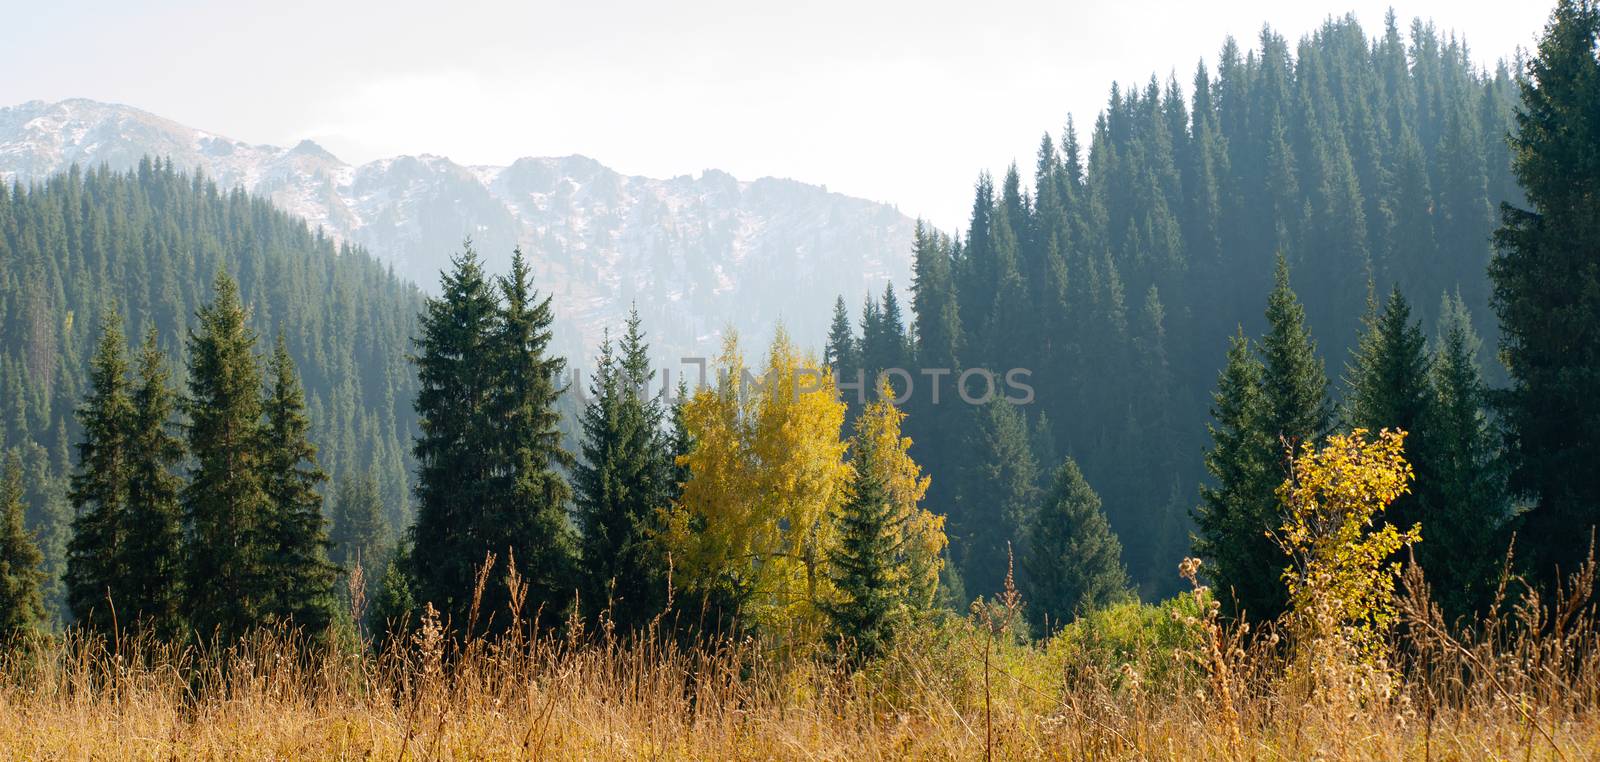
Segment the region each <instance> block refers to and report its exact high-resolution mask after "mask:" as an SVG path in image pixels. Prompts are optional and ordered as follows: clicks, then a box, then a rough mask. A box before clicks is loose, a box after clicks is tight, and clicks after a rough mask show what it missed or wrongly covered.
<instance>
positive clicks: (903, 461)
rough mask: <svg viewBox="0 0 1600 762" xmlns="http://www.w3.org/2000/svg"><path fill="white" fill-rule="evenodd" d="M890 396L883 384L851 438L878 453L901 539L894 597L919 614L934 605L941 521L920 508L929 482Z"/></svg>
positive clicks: (941, 562)
mask: <svg viewBox="0 0 1600 762" xmlns="http://www.w3.org/2000/svg"><path fill="white" fill-rule="evenodd" d="M893 397H894V390H893V389H892V388H890V387H889V386H888V384H887V382H885V383H884V385H883V388H882V389H881V390H880V391H879V393H878V399H877V401H876V402H873V403H872V404H869V405H867V407H866V409H864V410H863V411H862V412H861V416H860V417H859V418H857V419H856V424H855V427H856V437H857V438H858V439H860V440H863V441H865V440H870V441H871V443H872V447H873V451H874V452H875V453H877V457H876V458H875V459H874V465H875V467H877V468H879V469H881V473H880V474H879V477H880V478H881V479H882V481H883V483H884V485H885V487H886V490H885V491H886V492H887V493H888V497H889V503H890V505H891V506H892V507H893V515H894V517H895V518H894V524H895V526H896V527H897V528H898V532H899V533H900V534H901V537H900V538H899V541H898V543H897V546H898V547H899V548H900V552H899V558H897V559H895V565H896V567H897V568H898V570H899V574H900V579H898V580H897V584H898V585H900V586H901V587H902V589H901V590H900V591H899V593H900V594H901V595H902V596H903V597H904V600H905V601H906V604H907V605H908V606H909V607H910V608H911V609H913V610H924V609H928V608H930V607H932V605H933V603H934V599H935V597H936V596H937V594H938V589H939V572H940V571H942V570H943V568H944V559H943V554H944V549H945V545H946V544H947V540H946V538H945V533H944V517H943V516H940V515H938V514H935V513H933V512H932V511H929V510H927V509H925V508H923V507H922V498H923V496H924V495H926V494H927V493H928V485H929V484H930V482H931V479H930V478H929V477H928V476H925V475H924V474H923V473H922V467H921V466H919V465H917V462H916V461H914V460H912V459H911V438H910V437H906V436H902V435H901V431H900V424H901V422H902V421H903V420H905V417H906V416H905V413H903V412H901V411H900V410H899V409H898V408H896V407H895V406H894V404H893V403H892V402H891V401H890V400H891V399H892V398H893Z"/></svg>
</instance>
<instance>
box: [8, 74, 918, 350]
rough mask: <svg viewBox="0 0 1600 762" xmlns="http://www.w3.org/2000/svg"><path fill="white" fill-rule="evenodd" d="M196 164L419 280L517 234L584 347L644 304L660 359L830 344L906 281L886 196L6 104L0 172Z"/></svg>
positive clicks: (560, 339) (84, 106) (498, 250)
mask: <svg viewBox="0 0 1600 762" xmlns="http://www.w3.org/2000/svg"><path fill="white" fill-rule="evenodd" d="M147 155H150V156H159V157H169V158H171V160H172V161H173V163H174V164H175V165H177V167H178V168H180V169H194V168H199V169H200V170H201V171H202V172H204V173H205V174H206V175H207V176H208V177H210V178H212V179H214V180H215V181H216V182H217V183H218V184H219V185H220V186H221V187H223V188H231V187H242V188H244V189H245V190H247V191H250V192H251V193H254V194H257V195H260V196H264V197H266V198H269V199H271V200H272V202H273V203H274V204H275V205H277V206H278V207H280V208H282V209H284V210H286V211H288V212H290V213H292V214H296V215H299V216H301V217H303V218H305V219H306V220H307V221H308V222H310V223H311V224H312V225H314V226H321V227H322V228H323V229H324V230H325V231H326V232H327V233H328V234H329V235H331V236H333V237H335V238H338V239H341V240H348V241H351V242H353V243H358V244H361V245H362V246H364V247H365V248H367V249H368V250H369V251H370V252H371V253H372V254H373V255H374V256H376V257H378V258H379V259H381V260H383V261H386V262H388V263H389V264H390V265H391V266H392V267H393V268H394V270H395V272H396V273H397V274H398V275H400V276H402V277H404V278H408V279H410V280H413V281H415V282H416V283H418V284H419V285H421V286H422V287H423V288H424V289H427V290H433V289H435V288H436V287H437V280H438V272H439V270H440V269H442V268H443V267H444V266H445V265H446V264H447V258H448V256H449V255H450V254H451V253H452V252H454V251H457V250H458V249H459V248H460V245H461V241H462V239H463V238H465V237H467V236H471V238H472V239H473V241H474V244H475V246H476V248H477V249H478V250H479V252H480V253H482V254H483V256H484V257H485V259H486V260H487V261H488V263H489V266H490V267H491V269H494V270H496V271H499V270H503V269H504V266H505V264H506V262H507V260H508V259H509V255H510V252H511V249H512V248H513V247H514V246H518V245H520V246H521V247H522V248H523V250H524V251H525V252H527V253H528V254H529V255H530V256H531V258H532V260H533V262H534V263H535V270H536V274H537V276H538V281H537V283H538V286H539V288H540V289H541V290H543V291H547V292H550V293H552V294H554V295H555V307H556V311H557V316H558V323H557V336H556V341H557V348H558V349H559V350H560V351H562V352H564V353H566V354H567V355H569V356H571V357H573V359H574V360H575V361H581V360H582V359H583V358H587V357H588V356H589V355H590V354H592V352H593V351H594V347H595V346H596V344H597V343H598V342H599V340H600V336H601V331H602V329H604V328H606V327H612V328H614V327H616V326H618V325H620V324H621V322H622V319H623V317H624V316H625V315H626V312H627V310H628V307H629V305H630V304H634V303H636V304H637V306H638V309H639V311H640V314H641V316H642V317H643V318H644V320H645V325H646V327H647V329H648V330H649V331H650V333H651V340H652V343H653V344H654V345H655V347H656V350H657V355H658V356H659V357H662V358H668V359H670V360H672V361H676V358H677V357H678V356H681V355H709V354H714V353H715V352H716V351H717V350H718V348H719V347H720V341H721V335H722V332H723V329H724V328H725V327H727V326H732V327H734V328H735V329H736V330H738V331H739V332H740V333H741V334H744V335H746V336H747V337H748V338H747V342H750V343H764V342H765V341H766V339H767V337H768V336H769V335H770V334H771V331H772V329H773V327H774V325H775V324H776V323H777V322H778V321H780V320H781V321H783V323H784V325H785V327H786V328H787V329H788V330H789V332H790V334H791V335H792V336H793V337H794V338H795V339H796V340H797V341H799V342H800V343H801V344H802V345H805V346H811V347H817V348H820V346H821V344H822V339H823V329H824V328H825V322H826V316H827V315H828V310H829V307H830V306H831V304H832V302H833V299H834V297H835V296H836V295H839V294H843V295H844V296H845V298H846V299H847V300H849V301H850V303H851V304H853V305H854V304H859V303H860V300H861V299H862V297H863V296H864V295H865V294H866V293H867V292H868V291H869V290H870V291H872V292H881V291H882V290H883V288H884V286H885V284H887V283H889V282H891V281H892V282H893V283H894V284H895V285H896V287H897V288H898V289H901V290H904V289H905V288H906V287H908V286H909V285H910V272H911V256H910V252H911V233H912V229H913V226H914V223H913V221H912V220H911V219H909V218H907V217H906V216H905V215H903V214H901V213H900V212H899V211H897V210H896V209H895V208H893V207H892V206H889V205H887V204H883V203H878V202H873V201H865V200H861V199H856V198H851V197H848V196H844V195H841V194H838V193H831V192H829V191H827V190H826V189H825V188H822V187H818V186H813V185H807V184H804V183H800V182H796V181H792V180H782V179H774V178H762V179H759V180H754V181H741V180H738V179H735V178H734V177H732V176H730V175H728V174H726V173H724V172H720V171H717V170H706V171H705V172H703V173H702V174H701V175H700V176H699V177H690V176H679V177H674V178H670V179H653V178H646V177H637V176H629V175H623V174H621V173H618V172H616V171H614V170H612V169H609V168H607V167H606V166H604V165H602V164H600V163H599V162H597V161H595V160H593V159H590V158H587V157H583V156H567V157H558V158H524V159H518V160H517V161H515V162H513V163H512V164H511V165H510V166H506V167H494V166H465V165H460V164H456V163H455V162H452V161H450V160H449V159H447V158H444V157H440V156H432V155H426V154H424V155H421V156H399V157H394V158H388V159H380V160H377V161H373V162H369V163H366V164H362V165H352V164H349V163H346V162H344V161H342V160H340V159H339V158H338V157H336V156H334V155H333V154H331V153H329V152H328V151H327V150H325V149H323V148H322V147H321V146H319V145H317V144H316V143H313V142H311V141H301V142H300V143H299V144H298V145H295V146H293V147H291V148H282V147H278V146H270V145H251V144H247V143H243V142H240V141H238V140H234V139H231V138H228V137H224V136H221V135H216V134H213V133H209V132H205V131H203V130H198V129H194V128H191V127H187V126H184V125H182V124H179V123H177V122H174V121H172V120H169V119H165V118H162V117H160V116H157V115H154V114H151V113H148V112H145V111H141V110H139V109H136V108H132V107H129V106H122V105H114V104H106V103H101V102H97V101H91V100H84V99H72V100H65V101H60V102H57V103H47V102H44V101H30V102H28V103H24V104H22V105H19V106H13V107H9V108H0V180H3V181H5V182H6V183H11V182H22V183H28V182H31V181H35V180H40V179H43V178H44V177H47V176H49V175H51V174H53V173H56V172H60V171H63V170H65V169H67V168H68V167H70V166H71V165H72V164H74V163H76V164H79V165H83V166H86V167H87V166H93V165H99V164H101V163H105V164H109V165H110V166H111V167H112V168H113V169H125V168H129V167H132V166H134V165H135V164H136V163H137V162H138V161H139V159H140V158H141V157H144V156H147Z"/></svg>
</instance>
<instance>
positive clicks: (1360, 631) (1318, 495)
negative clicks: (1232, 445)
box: [1277, 429, 1422, 663]
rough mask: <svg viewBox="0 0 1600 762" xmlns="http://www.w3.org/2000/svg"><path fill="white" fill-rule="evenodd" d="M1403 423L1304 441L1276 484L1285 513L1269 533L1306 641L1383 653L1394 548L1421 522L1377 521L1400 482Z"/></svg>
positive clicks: (1416, 534) (1369, 654)
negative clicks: (1284, 559) (1373, 434)
mask: <svg viewBox="0 0 1600 762" xmlns="http://www.w3.org/2000/svg"><path fill="white" fill-rule="evenodd" d="M1404 443H1405V432H1403V431H1390V430H1388V429H1385V430H1383V431H1380V432H1378V436H1377V438H1376V439H1373V440H1369V439H1368V435H1367V431H1366V430H1364V429H1356V430H1355V431H1352V432H1351V433H1349V434H1335V435H1332V436H1330V437H1328V440H1327V443H1326V444H1325V445H1324V446H1323V447H1321V448H1320V449H1319V448H1316V447H1314V446H1313V445H1311V444H1310V443H1307V444H1306V445H1304V447H1303V448H1302V450H1301V452H1300V454H1299V455H1298V457H1296V458H1295V460H1294V464H1293V468H1292V470H1291V473H1290V476H1289V478H1288V479H1287V480H1285V481H1284V483H1283V484H1282V486H1280V487H1279V488H1278V499H1279V500H1280V501H1281V502H1282V503H1283V504H1284V506H1285V507H1286V508H1287V516H1286V518H1285V519H1284V523H1283V526H1282V527H1280V529H1279V534H1278V536H1277V540H1278V542H1279V544H1280V545H1281V546H1282V547H1283V549H1284V552H1285V553H1287V554H1288V555H1289V557H1290V560H1291V564H1290V566H1289V567H1288V568H1286V569H1285V570H1284V572H1283V578H1284V581H1285V583H1287V585H1288V588H1289V605H1290V611H1291V614H1292V616H1293V617H1294V618H1295V622H1294V624H1295V625H1296V626H1297V627H1299V628H1301V633H1302V634H1303V635H1305V636H1307V637H1306V638H1305V640H1307V641H1309V642H1316V641H1325V640H1327V639H1328V638H1337V639H1338V641H1339V642H1340V643H1341V644H1342V645H1343V646H1346V647H1348V649H1349V651H1350V652H1351V653H1353V654H1354V655H1356V656H1357V657H1358V658H1360V659H1361V660H1363V661H1365V662H1367V663H1377V662H1378V660H1379V659H1381V658H1382V657H1383V655H1384V653H1383V649H1384V648H1385V644H1386V636H1387V634H1388V631H1389V628H1390V626H1391V625H1392V624H1393V621H1394V581H1395V578H1396V577H1397V576H1398V574H1399V567H1400V564H1399V562H1398V561H1395V560H1392V559H1393V556H1394V554H1395V552H1396V551H1398V550H1400V549H1401V548H1402V547H1405V546H1407V545H1410V544H1411V543H1414V542H1417V541H1419V540H1421V539H1422V534H1421V526H1420V525H1417V526H1413V527H1411V528H1410V529H1408V530H1406V531H1404V532H1402V531H1400V530H1399V529H1396V528H1395V527H1394V526H1393V525H1392V524H1387V523H1385V524H1382V525H1381V526H1380V525H1378V523H1377V517H1378V514H1379V513H1381V512H1382V511H1383V510H1384V508H1386V507H1387V506H1388V505H1389V504H1390V503H1392V502H1394V500H1395V498H1398V497H1399V496H1400V495H1402V494H1405V493H1406V492H1408V491H1409V489H1410V488H1409V486H1408V485H1409V484H1410V482H1411V479H1412V471H1411V465H1410V464H1409V463H1407V462H1406V460H1405V457H1404V455H1403V449H1404Z"/></svg>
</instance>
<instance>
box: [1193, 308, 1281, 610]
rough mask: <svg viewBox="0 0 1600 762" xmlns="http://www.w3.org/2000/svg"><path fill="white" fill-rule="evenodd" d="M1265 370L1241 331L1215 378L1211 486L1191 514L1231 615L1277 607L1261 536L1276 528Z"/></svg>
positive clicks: (1270, 552) (1274, 554) (1269, 551)
mask: <svg viewBox="0 0 1600 762" xmlns="http://www.w3.org/2000/svg"><path fill="white" fill-rule="evenodd" d="M1265 373H1266V369H1265V368H1264V367H1263V366H1262V363H1261V360H1260V359H1259V358H1258V357H1256V355H1255V353H1254V352H1253V351H1251V346H1250V340H1249V339H1248V338H1246V337H1245V335H1244V331H1243V330H1242V329H1241V330H1240V331H1239V333H1238V334H1237V335H1235V336H1234V338H1233V341H1232V344H1231V345H1230V346H1229V348H1228V359H1227V364H1226V365H1225V366H1223V369H1222V372H1221V373H1220V374H1219V375H1218V379H1217V389H1216V391H1215V392H1214V393H1213V394H1212V407H1211V416H1212V419H1213V421H1212V422H1211V423H1210V424H1207V427H1206V428H1207V430H1208V431H1209V432H1210V434H1211V447H1210V449H1208V450H1207V451H1206V454H1205V466H1206V471H1207V472H1209V473H1210V475H1211V483H1210V484H1205V485H1202V486H1201V487H1200V498H1201V503H1200V506H1199V507H1198V508H1196V509H1195V512H1194V520H1195V526H1196V530H1197V533H1196V536H1195V539H1194V550H1195V552H1196V553H1197V554H1198V555H1199V556H1200V557H1201V558H1203V559H1205V561H1206V566H1205V569H1206V572H1207V574H1208V576H1209V577H1210V579H1211V580H1212V581H1213V583H1214V584H1215V587H1216V589H1217V592H1218V594H1219V596H1221V598H1222V599H1223V600H1224V601H1227V602H1228V603H1230V604H1231V606H1232V609H1233V610H1234V611H1235V612H1247V613H1249V614H1252V615H1263V616H1273V615H1274V612H1275V611H1276V610H1277V609H1278V608H1279V607H1280V606H1281V605H1282V604H1281V602H1280V601H1281V600H1282V597H1283V593H1282V584H1281V583H1280V582H1279V580H1278V572H1279V571H1280V570H1281V569H1280V567H1281V563H1280V559H1281V558H1282V554H1281V553H1279V552H1278V549H1277V548H1276V547H1275V546H1274V544H1273V542H1272V540H1271V539H1269V538H1268V537H1267V536H1266V531H1267V530H1268V529H1276V528H1277V523H1276V519H1277V516H1278V511H1277V497H1276V495H1275V492H1274V491H1275V490H1276V489H1277V486H1278V481H1279V480H1278V473H1279V466H1278V459H1279V454H1278V453H1279V447H1280V446H1279V444H1278V443H1277V441H1276V440H1275V439H1274V438H1273V437H1272V436H1270V435H1269V434H1268V430H1267V427H1266V420H1267V416H1268V405H1267V398H1266V395H1265V394H1264V393H1263V391H1262V376H1263V375H1264V374H1265Z"/></svg>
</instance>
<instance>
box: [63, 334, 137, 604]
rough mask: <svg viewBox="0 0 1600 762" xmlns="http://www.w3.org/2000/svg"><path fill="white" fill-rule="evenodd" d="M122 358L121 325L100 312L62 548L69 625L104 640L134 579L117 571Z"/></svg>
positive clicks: (122, 475)
mask: <svg viewBox="0 0 1600 762" xmlns="http://www.w3.org/2000/svg"><path fill="white" fill-rule="evenodd" d="M126 355H127V350H126V349H125V342H124V339H123V335H122V317H121V315H120V314H118V313H117V312H116V310H114V309H110V308H108V309H106V310H105V311H104V312H103V313H102V315H101V318H100V342H99V345H98V346H97V347H96V349H95V353H94V358H93V360H91V364H90V365H91V367H90V373H89V394H88V396H87V397H85V398H84V401H83V405H82V406H81V407H79V408H78V425H79V427H80V428H81V429H82V430H83V434H82V439H81V440H80V441H79V442H78V445H77V449H78V468H77V470H76V471H74V472H73V474H72V483H71V484H72V486H71V491H70V492H69V493H68V497H69V498H70V499H71V500H72V507H73V511H74V517H73V519H72V539H71V540H69V541H68V543H67V573H66V585H67V604H68V607H69V608H70V609H71V611H72V615H73V617H74V618H75V619H76V620H78V621H79V622H81V623H83V624H84V625H86V626H88V627H90V628H91V629H95V630H99V631H101V632H105V633H110V632H111V630H112V628H113V626H114V624H115V623H114V618H115V616H116V615H115V614H113V612H119V613H121V615H123V616H127V614H128V612H129V611H130V609H129V608H128V605H127V601H124V600H121V598H122V592H123V591H122V587H123V586H124V585H125V584H126V582H127V581H128V580H129V579H130V578H131V577H132V576H133V575H132V574H131V573H130V570H129V569H126V568H123V567H122V566H121V565H120V564H121V562H122V561H123V560H124V558H123V556H122V553H123V549H122V535H123V529H124V525H125V520H124V517H123V511H124V509H125V507H126V503H127V496H128V469H129V466H130V463H129V461H130V459H131V457H132V452H131V450H130V446H129V442H128V437H129V434H130V431H131V425H130V424H131V419H132V417H133V405H132V403H131V402H130V400H129V398H128V378H127V373H128V362H127V357H126Z"/></svg>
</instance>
